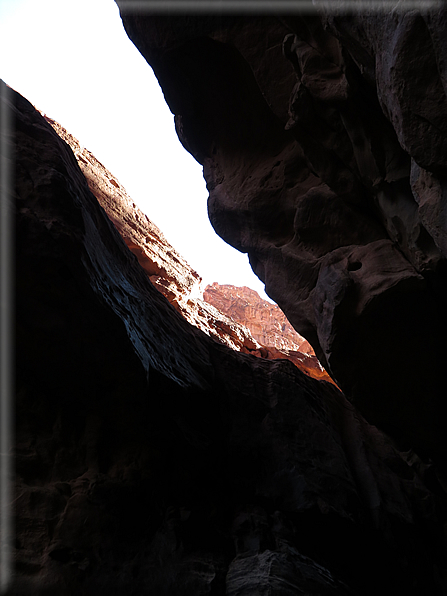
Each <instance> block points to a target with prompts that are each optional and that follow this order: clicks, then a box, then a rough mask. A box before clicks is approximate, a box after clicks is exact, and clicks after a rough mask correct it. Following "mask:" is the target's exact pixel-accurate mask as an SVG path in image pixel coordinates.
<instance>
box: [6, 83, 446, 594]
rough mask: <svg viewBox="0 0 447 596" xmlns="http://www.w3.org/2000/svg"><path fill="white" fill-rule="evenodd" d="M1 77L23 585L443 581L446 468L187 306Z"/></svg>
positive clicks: (254, 590) (352, 590) (127, 588)
mask: <svg viewBox="0 0 447 596" xmlns="http://www.w3.org/2000/svg"><path fill="white" fill-rule="evenodd" d="M0 91H1V93H0V96H1V98H2V101H5V105H4V109H7V110H8V117H10V119H11V122H12V126H11V131H10V133H9V136H8V137H7V138H6V139H5V143H2V144H1V147H2V149H4V148H6V149H7V155H6V156H5V155H2V158H5V159H7V160H8V163H13V164H15V172H16V176H15V185H14V188H12V189H11V196H12V197H13V199H14V206H15V210H16V251H15V253H16V254H15V263H16V283H15V291H16V297H17V300H16V341H15V353H16V381H15V387H16V392H17V395H16V401H15V404H14V410H15V415H16V425H15V443H14V445H13V449H12V450H11V455H12V457H13V458H14V467H15V472H16V473H15V479H14V482H15V486H14V497H15V498H14V504H13V512H14V527H15V539H14V542H13V544H7V545H6V546H7V547H8V548H10V549H11V555H12V558H13V562H14V569H15V575H14V583H13V584H12V585H10V586H9V587H10V590H9V594H10V595H13V596H18V595H20V596H31V595H32V596H44V595H45V596H47V595H49V594H54V595H56V594H57V595H58V596H78V595H81V594H83V595H86V596H90V595H93V594H94V595H95V596H99V595H101V596H102V595H104V596H105V595H107V596H122V595H123V594H126V595H127V594H129V595H130V594H144V593H147V594H154V595H157V596H158V595H160V596H161V595H166V596H191V594H194V595H195V596H205V595H207V596H209V595H211V594H215V595H224V594H226V595H234V596H235V595H236V594H238V595H242V594H243V595H244V596H249V595H250V596H252V595H255V594H256V595H258V594H260V593H264V592H265V593H267V592H269V593H274V594H275V596H292V594H293V595H295V594H300V593H313V594H316V593H325V594H333V595H348V594H349V595H352V594H362V596H376V595H377V594H379V593H383V591H384V586H386V590H387V591H394V592H395V593H405V594H407V595H410V596H419V595H420V594H421V593H427V592H428V593H430V594H442V593H445V589H446V582H445V577H446V576H447V565H446V563H445V552H444V550H443V548H444V546H443V545H444V544H445V540H444V538H445V536H444V530H443V527H444V525H445V523H446V517H445V502H446V499H445V493H444V492H443V489H442V487H441V485H440V483H439V482H438V480H437V469H436V467H435V466H433V464H432V463H431V462H430V461H428V460H425V461H424V460H422V459H421V458H420V457H418V456H417V455H416V454H415V453H412V452H411V451H409V452H407V453H405V454H403V453H400V452H399V451H398V450H397V449H396V447H395V446H394V445H393V443H392V442H391V441H390V440H389V439H388V438H387V436H386V435H384V434H383V433H382V432H381V431H379V430H378V429H377V428H375V427H374V426H371V425H370V424H368V423H367V422H366V421H365V420H364V418H363V417H362V416H361V414H360V413H359V412H358V411H357V410H356V408H355V407H354V406H353V405H352V404H350V403H349V402H348V401H347V400H346V398H345V397H344V395H343V394H342V393H341V392H340V391H339V390H338V389H337V388H336V387H334V386H333V385H330V384H329V383H321V382H318V381H316V380H314V379H311V378H309V377H308V376H306V375H305V374H303V373H302V372H301V371H300V370H299V369H298V368H297V367H296V366H293V365H292V364H291V363H290V362H288V361H284V360H275V361H269V360H265V359H260V358H254V357H252V356H250V355H248V354H243V353H238V352H236V351H234V350H230V349H229V348H228V347H227V346H225V345H222V344H219V343H218V342H216V341H213V340H212V339H211V338H210V337H209V336H208V335H207V334H205V333H203V332H202V331H200V330H199V329H197V328H196V327H194V326H193V325H190V324H189V323H188V322H187V321H185V319H184V318H183V317H182V316H181V315H180V314H179V313H178V311H177V310H176V309H175V308H174V307H173V306H172V305H171V304H170V303H169V302H168V300H167V299H166V298H165V297H164V296H163V295H162V294H161V293H160V292H158V291H157V290H156V289H155V287H154V285H153V284H152V283H151V282H150V280H149V279H148V276H147V273H146V272H145V271H144V269H143V268H142V267H141V265H140V264H139V263H138V259H137V258H136V256H135V255H134V254H132V252H131V251H130V250H129V248H128V246H126V244H125V242H124V241H123V240H122V237H121V236H120V234H119V233H118V231H117V229H116V227H115V226H114V225H113V224H112V223H111V221H110V219H109V217H108V216H107V215H106V213H105V211H104V209H103V208H102V207H101V206H100V204H99V203H98V200H97V199H96V197H95V196H94V195H93V194H92V192H91V190H90V188H89V185H88V183H87V180H86V178H85V176H84V175H83V173H82V171H81V169H80V168H79V166H78V162H77V161H76V158H75V156H74V154H73V152H72V150H71V149H70V147H69V146H68V145H67V144H66V143H65V142H64V141H63V140H62V139H61V138H60V137H59V136H58V135H57V134H56V132H55V131H54V130H53V128H52V127H51V126H50V125H49V124H48V122H46V120H45V119H44V118H43V117H42V116H41V115H40V114H39V113H38V112H37V111H36V110H35V109H34V108H33V107H32V106H31V104H29V103H28V102H27V101H26V100H25V99H23V98H22V97H21V96H20V95H18V94H16V93H14V92H13V91H9V92H8V91H7V90H6V88H5V86H4V85H3V84H1V86H0ZM3 113H5V112H3ZM111 179H112V178H111ZM102 183H103V182H101V184H102ZM98 184H99V182H98ZM111 186H113V187H114V188H116V187H115V186H114V185H113V184H111ZM117 213H118V215H117V217H118V219H119V218H120V217H123V219H124V220H125V214H124V213H122V214H121V213H120V211H119V207H117ZM123 225H124V224H123ZM340 545H342V547H341V546H340ZM4 546H5V545H4Z"/></svg>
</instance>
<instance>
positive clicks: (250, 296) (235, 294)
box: [203, 282, 314, 354]
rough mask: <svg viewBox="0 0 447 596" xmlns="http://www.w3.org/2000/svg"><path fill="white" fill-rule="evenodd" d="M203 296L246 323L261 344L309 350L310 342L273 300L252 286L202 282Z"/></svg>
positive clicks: (310, 348)
mask: <svg viewBox="0 0 447 596" xmlns="http://www.w3.org/2000/svg"><path fill="white" fill-rule="evenodd" d="M203 298H204V300H206V301H207V302H209V303H210V304H212V305H213V306H215V307H216V308H218V309H219V310H220V311H222V312H224V313H225V314H227V315H228V316H229V317H231V318H232V319H234V320H235V321H237V322H238V323H241V324H242V325H244V326H245V327H248V328H249V329H250V331H251V333H252V335H253V337H254V338H255V339H256V340H257V341H258V342H259V343H261V344H263V345H265V346H272V347H274V348H277V349H278V350H301V351H302V352H304V353H306V354H313V353H314V351H313V350H312V346H311V345H310V344H309V342H307V341H306V339H305V338H304V337H302V336H301V335H300V334H299V333H297V332H296V331H295V329H294V328H293V327H292V325H291V324H290V323H289V321H288V320H287V319H286V317H285V316H284V313H283V312H282V311H281V310H280V309H279V308H278V306H277V305H276V304H272V303H271V302H268V301H267V300H263V299H262V298H261V297H260V296H259V294H258V293H257V292H255V290H252V289H251V288H247V287H245V286H244V287H242V288H239V287H236V286H232V285H219V284H218V283H217V282H214V283H212V284H210V285H208V286H206V288H205V290H204V291H203Z"/></svg>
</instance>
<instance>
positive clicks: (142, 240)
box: [43, 114, 333, 383]
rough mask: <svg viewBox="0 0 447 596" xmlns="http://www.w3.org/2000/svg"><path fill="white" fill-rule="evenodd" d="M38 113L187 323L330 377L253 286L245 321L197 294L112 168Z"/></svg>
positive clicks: (195, 279) (236, 346)
mask: <svg viewBox="0 0 447 596" xmlns="http://www.w3.org/2000/svg"><path fill="white" fill-rule="evenodd" d="M43 115H44V117H45V119H46V120H47V122H49V123H50V124H51V126H52V127H53V128H54V130H55V131H56V132H57V134H58V135H59V136H60V137H61V138H62V139H64V141H65V142H66V143H67V144H68V145H69V146H70V148H71V149H72V151H73V153H74V155H75V157H76V160H77V162H78V165H79V167H80V169H81V171H82V173H83V174H84V176H85V178H86V180H87V182H88V185H89V188H90V190H91V192H92V193H93V195H94V196H95V197H96V199H97V200H98V202H99V204H100V205H101V207H102V208H103V209H104V211H105V212H106V214H107V215H108V217H109V219H110V220H111V221H112V223H113V224H114V226H115V227H116V229H117V230H118V232H119V233H120V235H121V237H122V238H123V240H124V242H125V243H126V245H127V246H128V248H129V249H130V250H131V251H132V252H133V254H134V255H135V256H136V257H137V259H138V262H139V263H140V265H141V266H142V268H143V269H144V270H145V271H146V273H147V275H148V276H149V279H150V280H151V282H152V283H153V284H154V286H155V287H156V288H157V289H158V290H159V291H160V292H161V293H162V294H163V295H164V296H166V298H167V299H168V300H169V302H170V303H171V304H172V305H173V306H174V307H175V308H176V309H177V310H178V312H179V313H180V314H181V315H182V316H183V317H184V318H185V319H186V320H187V321H188V322H189V323H191V324H192V325H195V326H196V327H197V328H198V329H200V330H201V331H204V332H205V333H206V334H207V335H209V336H210V337H212V338H213V339H215V340H216V341H218V342H220V343H223V344H224V345H226V346H228V347H230V348H232V349H233V350H237V351H238V352H244V353H245V354H252V355H253V356H257V357H259V358H268V359H270V360H272V359H275V358H283V359H287V360H290V361H291V362H293V363H294V364H295V365H296V366H298V368H299V369H300V370H302V371H303V372H305V373H306V374H308V375H310V376H311V377H313V378H315V379H320V380H325V381H328V382H330V383H332V382H333V381H332V379H331V377H330V376H329V375H328V374H327V373H326V371H325V370H324V369H323V367H322V366H321V364H320V363H319V362H318V360H317V358H316V357H315V354H314V352H313V350H312V348H311V346H310V345H309V344H308V342H306V341H305V339H304V338H300V336H299V335H298V334H297V333H296V332H295V331H294V330H293V328H292V327H291V325H290V323H288V321H287V319H286V318H285V317H284V315H283V314H282V313H281V311H280V309H279V308H278V307H277V306H274V305H269V303H268V302H267V301H261V300H260V298H259V296H258V295H257V293H256V292H253V291H252V294H251V299H252V302H253V307H254V308H255V309H256V305H255V303H257V304H258V308H257V312H252V316H251V318H250V321H249V320H248V319H247V320H245V319H244V317H241V316H240V314H241V313H240V312H238V311H236V310H234V309H233V310H232V309H229V308H222V307H224V306H225V304H224V303H223V302H222V303H219V301H216V299H214V300H212V299H211V295H210V294H209V293H208V294H207V297H203V298H204V299H202V294H203V290H202V278H201V277H200V276H199V274H198V273H197V272H196V271H194V269H192V268H191V267H190V266H189V264H188V263H187V262H186V261H185V259H184V258H183V257H182V256H181V255H180V254H179V253H178V252H177V251H176V250H175V249H174V248H173V247H172V246H171V245H170V244H169V242H168V241H167V240H166V238H165V237H164V236H163V234H162V232H161V231H160V230H159V229H158V228H157V226H156V225H154V224H153V223H152V222H151V221H150V219H149V218H148V217H147V215H145V214H144V213H143V212H142V211H141V210H140V209H139V208H138V207H137V205H135V203H134V202H133V201H132V199H131V198H130V197H129V196H128V194H127V192H126V190H125V188H124V187H123V186H122V185H121V184H120V183H119V181H118V180H117V179H116V178H115V177H114V176H113V174H111V173H110V172H109V171H108V170H107V169H106V168H105V167H104V166H103V165H102V164H101V163H100V162H99V161H98V160H97V159H96V158H95V156H94V155H93V154H92V153H91V152H90V151H88V150H87V149H85V148H84V147H81V145H80V144H79V141H78V140H77V139H76V138H75V137H73V135H71V134H70V133H69V132H68V131H67V130H66V129H65V128H64V127H63V126H61V125H60V124H59V123H58V122H56V121H55V120H53V119H52V118H49V117H48V116H46V115H45V114H43ZM247 289H248V288H247ZM255 296H257V300H255ZM270 313H275V315H274V317H275V322H272V323H271V329H270V330H269V331H267V327H265V324H266V322H267V320H272V317H271V315H270ZM247 314H248V313H247ZM258 320H259V322H260V323H261V322H262V324H263V325H264V327H263V328H265V329H266V333H264V332H261V327H260V326H259V325H258V323H257V321H258ZM279 325H280V326H281V328H280V327H279ZM282 327H284V331H285V332H287V333H288V334H290V336H291V337H292V336H293V337H294V338H295V339H298V338H300V339H298V341H297V342H293V341H287V340H286V338H285V336H283V329H282Z"/></svg>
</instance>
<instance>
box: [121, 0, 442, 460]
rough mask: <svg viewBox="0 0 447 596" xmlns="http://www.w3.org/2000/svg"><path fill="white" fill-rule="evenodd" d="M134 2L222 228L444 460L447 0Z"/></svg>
mask: <svg viewBox="0 0 447 596" xmlns="http://www.w3.org/2000/svg"><path fill="white" fill-rule="evenodd" d="M117 4H118V6H119V7H120V11H121V16H122V20H123V24H124V27H125V29H126V31H127V33H128V35H129V37H130V39H131V40H132V41H133V42H134V44H135V45H136V46H137V48H138V49H139V50H140V52H141V53H142V55H143V56H144V57H145V58H146V60H147V61H148V63H149V64H150V65H151V67H152V68H153V70H154V72H155V74H156V76H157V78H158V80H159V82H160V85H161V87H162V89H163V92H164V95H165V98H166V101H167V103H168V104H169V106H170V108H171V111H172V113H173V114H174V115H175V123H176V129H177V133H178V136H179V139H180V140H181V142H182V143H183V145H184V147H185V148H186V149H187V150H188V151H189V152H190V153H191V154H192V155H193V156H194V157H195V158H196V159H197V160H198V161H199V162H200V163H201V164H203V171H204V176H205V179H206V181H207V188H208V190H209V199H208V212H209V217H210V221H211V223H212V225H213V226H214V229H215V230H216V232H217V233H218V234H219V235H220V236H221V237H222V238H223V239H225V240H226V241H227V242H228V243H229V244H231V245H232V246H234V247H235V248H237V249H238V250H240V251H243V252H246V253H248V255H249V258H250V263H251V266H252V268H253V271H254V272H255V273H256V274H257V276H258V277H259V278H260V279H261V280H262V281H263V282H264V283H265V288H266V292H267V294H268V295H269V296H270V297H271V298H272V299H273V300H274V301H275V302H276V303H277V304H278V305H279V306H280V308H281V309H282V310H283V311H284V313H285V314H286V316H287V318H288V320H289V321H290V323H291V324H292V325H293V327H294V328H295V329H296V331H297V332H298V333H300V334H302V335H303V336H304V337H306V339H307V340H308V341H309V342H310V344H311V345H312V347H313V349H314V350H315V353H316V355H317V356H318V358H319V360H320V362H321V363H322V364H323V366H324V367H325V368H326V369H327V371H328V372H329V374H330V375H331V376H332V378H333V379H334V380H335V381H336V382H337V384H338V386H339V387H341V388H342V389H343V391H344V392H345V394H346V395H347V397H348V398H349V400H350V401H351V402H352V403H353V404H355V405H356V406H357V407H358V408H359V409H360V411H361V412H362V413H363V414H364V415H365V417H366V418H367V419H368V421H369V422H371V423H373V424H376V425H378V426H379V427H380V428H381V429H383V430H385V431H386V432H387V433H389V434H390V435H392V437H393V438H394V439H395V440H396V441H397V442H398V444H399V445H400V446H401V447H402V448H403V449H408V448H412V447H413V448H416V449H417V450H418V451H419V453H421V454H424V455H428V456H430V457H433V458H435V459H436V460H437V461H438V462H442V465H443V466H445V459H446V456H447V444H446V441H445V423H446V406H445V381H444V374H443V368H444V362H445V360H446V356H447V354H446V341H445V338H446V335H447V317H446V308H445V304H446V299H447V274H446V271H447V269H446V250H447V236H446V235H447V219H446V203H445V188H446V173H447V167H446V157H445V156H446V148H447V139H446V134H447V118H446V115H447V101H446V93H445V91H446V82H447V76H446V56H447V49H446V47H447V46H446V39H447V35H446V23H447V19H446V11H445V9H444V8H442V7H440V8H439V9H436V8H434V7H433V6H432V7H431V8H425V9H424V6H423V5H422V6H421V8H420V10H411V11H410V10H405V6H404V3H400V4H399V6H398V7H396V9H395V10H373V9H372V8H371V7H370V6H369V4H368V3H367V2H366V3H362V2H359V3H357V5H358V6H360V9H359V10H357V11H354V10H352V11H351V12H350V13H349V14H345V13H343V12H342V10H337V6H338V4H337V3H331V4H329V3H327V2H319V1H316V2H315V3H314V4H315V6H316V10H315V12H314V13H313V14H310V13H306V14H304V15H298V14H295V15H291V16H287V15H283V16H274V15H270V16H269V15H265V16H262V15H251V14H250V12H249V11H247V12H245V13H244V15H241V16H230V15H228V14H227V13H225V14H221V15H216V14H208V15H206V14H202V15H193V14H189V15H176V14H172V15H170V16H163V15H160V14H150V11H143V10H141V11H139V10H138V8H136V7H135V6H133V5H132V4H130V5H129V4H127V5H126V2H125V0H118V2H117ZM413 8H414V7H413Z"/></svg>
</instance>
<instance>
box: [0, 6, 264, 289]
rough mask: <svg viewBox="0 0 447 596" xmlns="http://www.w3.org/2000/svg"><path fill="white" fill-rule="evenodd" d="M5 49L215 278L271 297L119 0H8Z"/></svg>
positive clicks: (28, 88) (0, 20)
mask: <svg viewBox="0 0 447 596" xmlns="http://www.w3.org/2000/svg"><path fill="white" fill-rule="evenodd" d="M0 54H1V56H2V64H1V71H0V77H1V78H2V79H3V80H4V81H5V82H6V83H7V84H8V85H10V86H11V87H12V88H14V89H15V90H16V91H18V92H19V93H20V94H21V95H23V96H24V97H25V98H26V99H28V100H29V101H30V102H31V103H32V104H33V105H35V106H36V107H37V108H38V109H39V110H41V111H43V112H44V113H45V114H46V115H48V116H49V117H50V118H53V119H55V120H56V121H57V122H59V123H60V124H61V125H62V126H64V127H65V128H66V129H67V131H68V132H69V133H71V134H72V135H73V136H74V137H76V138H77V139H78V140H79V142H80V143H81V145H83V146H84V147H85V148H86V149H88V150H89V151H91V152H92V153H93V155H95V157H96V158H97V159H98V160H99V161H100V162H101V163H103V164H104V166H105V167H106V168H107V169H108V170H110V172H112V174H113V175H114V176H116V178H117V179H118V180H119V181H120V183H121V184H122V185H123V186H124V187H125V189H126V190H127V192H128V194H129V195H130V197H131V198H132V199H133V201H134V202H135V203H136V204H137V205H138V207H139V208H140V209H141V210H142V211H143V212H145V213H146V214H147V216H148V217H149V219H150V220H151V221H153V222H154V223H155V224H156V225H157V226H158V227H159V228H160V230H161V231H162V232H163V234H164V235H165V237H166V239H167V240H168V242H169V243H170V244H172V246H173V247H174V248H175V249H176V250H177V251H178V252H179V253H180V254H181V255H182V256H183V257H184V258H185V259H186V260H187V261H188V263H189V264H190V265H191V267H193V268H194V269H195V270H196V271H197V272H198V273H199V275H201V276H202V278H203V279H204V282H205V284H207V283H212V282H213V281H217V282H218V283H221V284H232V285H236V286H244V285H246V286H249V287H251V288H252V289H254V290H256V291H257V292H258V293H259V294H261V296H262V297H263V298H268V297H267V296H266V295H265V294H264V292H263V289H264V285H263V284H262V282H261V281H260V280H258V278H257V277H256V276H255V275H254V273H253V272H252V270H251V268H250V265H249V263H248V256H247V255H245V254H242V253H239V252H238V251H236V250H235V249H233V248H232V247H230V246H229V245H227V244H226V243H225V242H224V241H223V240H221V239H220V238H219V237H218V236H217V235H216V234H215V232H214V230H213V229H212V227H211V224H210V222H209V220H208V214H207V207H206V201H207V196H208V192H207V190H206V186H205V181H204V180H203V175H202V166H201V165H200V164H198V163H197V162H196V161H195V159H194V158H193V157H192V156H191V155H189V153H187V152H186V151H185V149H184V148H183V147H182V145H181V144H180V142H179V140H178V138H177V135H176V133H175V128H174V116H173V114H172V113H171V112H170V110H169V108H168V106H167V104H166V102H165V100H164V97H163V93H162V91H161V89H160V87H159V85H158V81H157V80H156V78H155V75H154V74H153V71H152V69H151V68H150V66H149V65H148V64H147V62H146V61H145V60H144V58H143V57H142V56H141V54H140V53H139V52H138V50H137V49H136V48H135V46H134V45H133V44H132V42H131V41H130V40H129V38H128V37H127V35H126V33H125V31H124V28H123V25H122V22H121V18H120V16H119V9H118V6H117V5H116V4H115V2H114V1H113V0H79V1H77V2H74V1H65V2H60V1H58V0H40V1H39V2H35V0H14V1H13V2H10V1H9V0H6V1H3V2H2V3H1V9H0Z"/></svg>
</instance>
